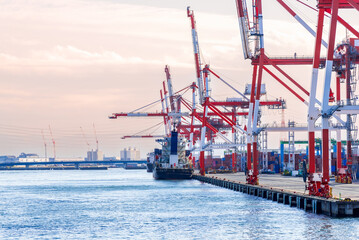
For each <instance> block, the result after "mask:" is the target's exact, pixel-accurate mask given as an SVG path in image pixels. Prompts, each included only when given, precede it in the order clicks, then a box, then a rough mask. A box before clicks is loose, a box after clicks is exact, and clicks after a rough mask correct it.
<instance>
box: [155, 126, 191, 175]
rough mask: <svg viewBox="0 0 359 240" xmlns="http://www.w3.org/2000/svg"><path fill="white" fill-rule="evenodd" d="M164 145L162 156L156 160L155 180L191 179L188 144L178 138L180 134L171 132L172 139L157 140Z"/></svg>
mask: <svg viewBox="0 0 359 240" xmlns="http://www.w3.org/2000/svg"><path fill="white" fill-rule="evenodd" d="M156 141H157V142H158V143H160V144H161V145H162V154H161V155H160V156H159V158H158V159H155V164H154V165H155V166H154V169H153V177H154V178H155V179H191V178H192V174H193V168H192V165H191V163H190V161H189V159H188V155H189V154H188V151H186V150H185V148H186V142H185V139H183V138H178V133H177V132H175V131H172V132H171V137H165V138H163V139H158V140H156Z"/></svg>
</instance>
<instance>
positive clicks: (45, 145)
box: [41, 129, 47, 158]
mask: <svg viewBox="0 0 359 240" xmlns="http://www.w3.org/2000/svg"><path fill="white" fill-rule="evenodd" d="M41 135H42V140H43V141H44V147H45V158H47V144H46V141H45V137H44V131H43V130H42V129H41Z"/></svg>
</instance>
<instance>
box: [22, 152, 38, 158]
mask: <svg viewBox="0 0 359 240" xmlns="http://www.w3.org/2000/svg"><path fill="white" fill-rule="evenodd" d="M38 157H39V155H38V154H36V153H20V155H19V157H18V158H38Z"/></svg>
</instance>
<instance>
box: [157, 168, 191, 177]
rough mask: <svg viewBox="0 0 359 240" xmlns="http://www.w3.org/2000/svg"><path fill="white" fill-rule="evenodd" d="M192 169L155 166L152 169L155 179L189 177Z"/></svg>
mask: <svg viewBox="0 0 359 240" xmlns="http://www.w3.org/2000/svg"><path fill="white" fill-rule="evenodd" d="M192 174H193V169H191V168H157V167H155V168H154V169H153V177H154V178H155V179H163V180H166V179H168V180H170V179H191V178H192Z"/></svg>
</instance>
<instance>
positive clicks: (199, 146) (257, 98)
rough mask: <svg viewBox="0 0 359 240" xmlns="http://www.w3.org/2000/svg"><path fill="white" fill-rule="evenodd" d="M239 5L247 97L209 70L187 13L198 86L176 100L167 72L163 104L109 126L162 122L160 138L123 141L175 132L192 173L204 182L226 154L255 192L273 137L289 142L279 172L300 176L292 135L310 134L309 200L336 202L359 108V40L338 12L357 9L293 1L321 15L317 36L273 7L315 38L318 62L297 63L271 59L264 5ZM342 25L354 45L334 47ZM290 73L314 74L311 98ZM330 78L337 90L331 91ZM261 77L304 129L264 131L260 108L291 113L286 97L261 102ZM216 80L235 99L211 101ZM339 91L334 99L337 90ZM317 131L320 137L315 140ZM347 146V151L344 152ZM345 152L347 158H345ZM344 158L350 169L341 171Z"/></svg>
mask: <svg viewBox="0 0 359 240" xmlns="http://www.w3.org/2000/svg"><path fill="white" fill-rule="evenodd" d="M235 2H236V8H237V14H238V20H239V30H240V35H241V40H242V48H243V55H244V58H245V59H246V60H250V61H251V64H252V67H253V71H252V82H251V83H248V84H247V85H246V89H244V91H243V92H241V91H239V90H238V89H236V88H235V87H233V86H232V85H231V84H229V83H228V81H226V80H225V79H223V78H222V77H221V76H220V75H219V74H218V73H217V72H216V71H215V70H214V68H212V67H211V66H210V65H209V64H203V63H202V61H201V59H202V58H201V54H200V47H199V38H198V34H197V29H196V20H195V17H194V12H193V11H192V10H191V9H190V8H189V7H188V8H187V17H188V18H189V20H190V26H191V33H192V43H193V54H194V62H195V73H196V75H195V76H196V82H193V83H190V84H188V86H187V87H185V88H184V89H181V90H180V91H177V92H175V91H174V87H173V84H172V77H171V73H170V68H169V66H165V70H164V71H165V77H166V78H165V81H163V86H162V89H161V90H160V99H159V100H157V101H155V102H153V103H150V104H147V105H145V106H143V107H141V108H138V109H136V110H134V111H132V112H129V113H114V114H113V115H111V116H110V117H109V118H110V119H116V118H118V117H159V118H161V119H162V122H161V123H159V124H157V125H156V126H154V127H158V126H160V125H161V126H164V135H163V136H162V135H161V136H159V135H151V134H148V135H133V136H125V138H129V137H135V138H149V137H154V138H156V137H170V135H171V131H172V130H173V128H175V130H176V131H177V132H178V133H179V134H180V135H181V137H182V138H185V139H187V143H188V145H187V149H188V151H189V152H190V154H189V157H190V158H191V160H192V162H193V165H194V166H196V162H198V163H199V164H198V165H199V169H200V173H201V175H205V172H206V170H208V161H207V160H209V162H210V161H211V159H212V154H213V151H214V150H215V149H216V150H217V149H223V150H225V151H226V152H227V153H229V154H231V159H232V162H231V166H230V168H231V170H232V171H234V172H235V171H236V170H237V169H238V170H242V171H245V173H246V182H247V184H252V185H258V182H259V173H260V170H261V171H263V172H266V171H268V168H269V154H268V153H269V151H268V147H267V138H268V134H270V133H271V132H286V133H288V141H287V142H286V143H285V144H287V145H288V152H287V153H288V157H287V158H286V161H284V141H283V149H282V146H281V161H280V162H278V164H280V167H279V169H280V170H281V171H284V170H286V171H294V170H298V168H299V162H298V159H297V158H296V151H295V145H296V144H298V141H296V139H295V133H296V132H298V131H301V132H307V135H308V141H307V140H303V141H300V144H305V145H306V146H307V149H308V150H307V154H306V155H307V157H304V158H301V159H300V164H301V166H302V170H303V172H302V174H303V175H304V176H306V174H307V171H306V169H308V178H306V177H305V180H306V181H308V184H307V190H308V191H309V194H310V195H314V196H318V197H326V198H329V197H331V191H330V187H329V180H330V175H331V173H332V172H333V173H336V174H337V175H338V176H337V182H341V183H350V182H351V180H352V174H353V173H354V172H353V171H354V168H353V167H352V166H353V164H354V163H353V152H354V151H356V150H355V149H357V147H358V141H357V140H356V133H357V128H356V127H355V119H356V115H357V114H358V113H359V106H358V105H357V103H356V99H357V97H356V95H355V85H356V83H357V78H358V73H357V63H358V61H359V32H358V31H357V30H356V29H355V28H353V27H352V26H351V25H350V24H349V23H348V22H346V21H345V20H344V19H342V18H341V17H340V16H339V14H338V10H339V9H345V10H347V9H351V10H353V9H354V10H357V11H358V10H359V1H358V0H318V1H317V4H316V5H315V6H311V5H309V4H307V3H304V2H303V1H300V0H293V2H296V3H297V4H300V5H303V6H304V7H306V8H308V9H309V10H310V11H313V13H315V14H316V16H317V26H316V29H312V28H311V27H310V26H309V25H308V24H307V23H306V22H305V21H304V20H303V19H302V18H301V17H300V16H299V15H298V14H297V13H295V12H294V10H293V9H292V8H291V7H289V6H288V4H287V3H285V1H283V0H273V3H277V4H278V7H282V8H283V9H285V10H286V11H287V12H288V13H289V14H290V15H291V16H293V17H294V19H296V20H297V21H298V23H299V25H298V26H300V25H301V26H302V27H304V28H305V29H306V30H307V31H309V33H310V34H311V35H312V36H313V37H314V38H313V46H314V49H315V50H314V55H313V56H310V57H297V56H296V54H292V53H290V55H291V56H293V57H287V58H283V57H281V58H279V57H270V56H268V55H267V54H266V51H265V45H264V42H265V41H264V40H265V35H264V28H263V25H264V24H263V22H264V17H263V6H262V1H261V0H252V1H246V0H235ZM248 2H250V5H249V7H248V6H247V4H248ZM249 9H251V10H252V11H250V10H249ZM325 17H328V18H329V19H330V24H329V39H328V40H327V41H326V40H323V28H324V18H325ZM338 22H339V23H340V24H342V25H343V26H344V27H345V28H346V29H347V31H348V32H350V34H351V35H353V36H354V37H348V35H347V36H345V38H344V40H343V41H341V42H339V43H336V42H335V38H336V32H337V31H336V28H337V23H338ZM322 46H324V47H325V48H326V53H327V54H326V57H325V58H323V57H321V56H320V52H321V47H322ZM286 65H289V66H296V65H298V66H303V65H308V66H312V74H311V76H312V77H311V79H310V80H311V85H310V86H311V87H310V89H309V90H307V89H305V88H304V87H303V86H302V85H301V84H300V83H299V82H298V81H296V80H295V79H294V78H293V77H291V76H290V74H288V73H287V72H286V71H285V70H284V69H283V67H284V66H286ZM320 70H323V72H324V73H323V75H324V79H323V82H324V85H323V87H322V88H320V87H318V78H319V76H320V74H319V72H320ZM333 72H334V74H335V84H331V79H332V75H334V74H333ZM264 73H266V74H268V75H269V76H271V78H272V79H274V80H275V81H277V82H278V83H280V84H281V86H283V87H284V89H286V90H287V91H288V92H289V93H290V94H292V95H293V96H295V97H296V98H297V99H298V100H299V101H300V102H301V103H303V104H305V106H306V107H307V109H308V116H307V125H304V126H300V125H299V124H297V123H296V122H294V121H288V125H287V126H285V122H284V120H282V124H281V126H270V125H268V124H262V122H261V116H262V111H261V109H262V108H264V107H267V108H269V109H282V110H284V109H285V108H286V107H287V105H286V101H285V100H284V99H283V98H281V96H278V97H277V98H276V99H273V100H263V99H262V98H261V97H262V96H263V95H265V94H266V87H265V85H264V84H263V75H264ZM283 77H284V79H285V80H283ZM214 80H218V81H220V82H222V83H223V84H224V85H226V86H227V87H228V88H229V89H230V90H231V91H232V93H230V94H229V95H228V97H227V99H226V100H216V99H214V98H212V97H211V93H212V92H213V91H215V89H212V88H211V81H214ZM308 80H309V79H308ZM267 81H268V80H267ZM291 85H292V86H294V87H291ZM341 85H344V90H345V93H346V94H345V97H344V98H343V97H342V96H341V92H342V91H341V88H342V86H341ZM334 86H335V91H333V90H332V89H334ZM317 89H321V90H322V94H321V96H323V97H322V99H321V100H319V99H318V96H317ZM187 92H189V93H190V94H191V98H192V99H191V100H188V99H187V98H186V97H185V94H186V93H187ZM157 103H158V104H161V111H160V112H140V111H141V110H142V109H144V108H147V107H149V106H152V105H154V104H157ZM184 110H186V111H184ZM343 115H344V116H343ZM319 120H320V121H319ZM316 131H320V132H321V134H320V135H318V136H317V138H316V136H315V132H316ZM343 131H345V133H346V141H345V144H344V141H343V140H342V138H341V133H342V132H343ZM332 132H334V133H335V134H336V139H334V140H333V139H332V138H331V133H332ZM330 142H331V143H332V144H330ZM331 145H332V147H331ZM344 146H346V149H345V151H344V149H343V147H344ZM331 148H333V149H334V148H335V153H336V155H335V156H332V154H331ZM316 149H317V154H316ZM344 152H345V154H346V156H343V153H344ZM343 157H344V158H345V164H343ZM332 158H334V159H336V162H335V164H334V165H335V166H336V167H335V168H334V169H333V170H334V171H332V168H331V165H332V162H331V159H332ZM206 165H207V166H206ZM307 165H308V167H307ZM319 165H320V166H321V168H320V169H319V168H318V166H319Z"/></svg>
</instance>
